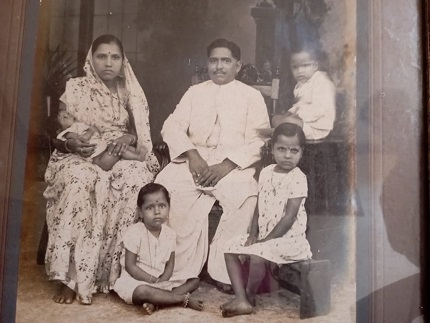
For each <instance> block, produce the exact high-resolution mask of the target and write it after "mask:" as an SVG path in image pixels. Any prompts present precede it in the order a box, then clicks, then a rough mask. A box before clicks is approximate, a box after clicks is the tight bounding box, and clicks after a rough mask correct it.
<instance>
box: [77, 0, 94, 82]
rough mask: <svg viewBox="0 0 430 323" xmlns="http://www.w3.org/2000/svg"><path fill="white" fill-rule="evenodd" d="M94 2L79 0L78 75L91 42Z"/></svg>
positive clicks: (92, 0) (91, 0)
mask: <svg viewBox="0 0 430 323" xmlns="http://www.w3.org/2000/svg"><path fill="white" fill-rule="evenodd" d="M93 22H94V0H81V7H80V19H79V44H78V74H79V73H82V70H83V67H84V64H85V58H86V57H87V53H88V49H89V48H90V46H91V44H92V42H93Z"/></svg>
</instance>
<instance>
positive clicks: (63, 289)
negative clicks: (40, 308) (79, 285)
mask: <svg viewBox="0 0 430 323" xmlns="http://www.w3.org/2000/svg"><path fill="white" fill-rule="evenodd" d="M75 298H76V293H75V291H74V290H72V289H70V288H69V287H67V286H66V285H64V284H61V286H60V288H59V290H58V292H57V294H55V295H54V297H53V298H52V299H53V300H54V302H55V303H58V304H72V303H73V301H74V300H75Z"/></svg>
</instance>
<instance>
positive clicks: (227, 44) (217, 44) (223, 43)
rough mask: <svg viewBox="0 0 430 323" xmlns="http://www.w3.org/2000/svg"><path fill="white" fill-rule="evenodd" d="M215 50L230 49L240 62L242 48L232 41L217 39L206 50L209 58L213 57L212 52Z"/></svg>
mask: <svg viewBox="0 0 430 323" xmlns="http://www.w3.org/2000/svg"><path fill="white" fill-rule="evenodd" d="M215 48H228V49H229V50H230V52H231V56H233V57H234V58H236V59H237V60H238V61H240V47H239V46H238V45H237V44H236V43H235V42H232V41H230V40H227V39H225V38H218V39H215V40H214V41H213V42H212V43H210V45H209V46H208V47H207V48H206V51H207V55H208V57H210V56H211V52H212V50H213V49H215Z"/></svg>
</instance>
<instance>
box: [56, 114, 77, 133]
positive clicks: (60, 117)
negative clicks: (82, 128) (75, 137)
mask: <svg viewBox="0 0 430 323" xmlns="http://www.w3.org/2000/svg"><path fill="white" fill-rule="evenodd" d="M57 121H58V123H59V125H60V127H61V130H66V129H67V128H69V127H70V126H71V125H72V124H73V123H74V122H75V118H74V117H73V116H72V115H71V114H70V113H68V112H67V111H65V110H60V111H58V114H57Z"/></svg>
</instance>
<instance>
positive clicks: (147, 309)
mask: <svg viewBox="0 0 430 323" xmlns="http://www.w3.org/2000/svg"><path fill="white" fill-rule="evenodd" d="M142 308H143V314H144V315H151V314H152V312H154V311H155V306H154V305H153V304H151V303H143V304H142Z"/></svg>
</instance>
